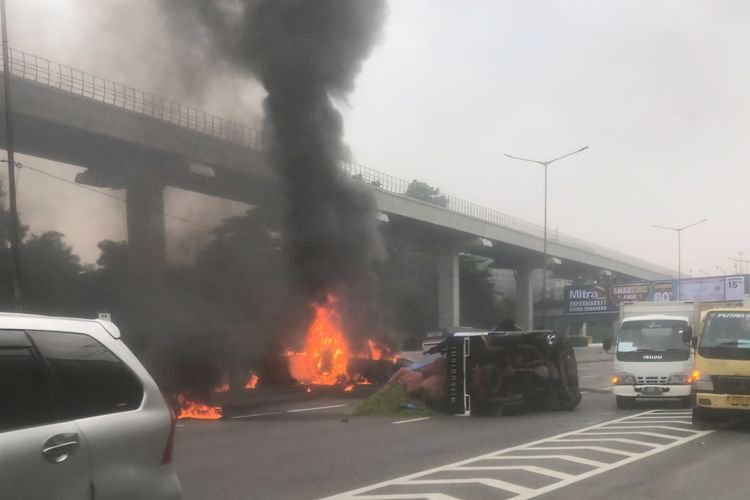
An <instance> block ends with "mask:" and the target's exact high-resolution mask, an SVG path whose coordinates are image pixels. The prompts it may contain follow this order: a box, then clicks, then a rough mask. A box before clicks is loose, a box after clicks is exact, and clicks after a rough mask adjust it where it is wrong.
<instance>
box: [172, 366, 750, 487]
mask: <svg viewBox="0 0 750 500" xmlns="http://www.w3.org/2000/svg"><path fill="white" fill-rule="evenodd" d="M605 359H606V358H605ZM579 370H580V377H581V385H582V387H583V388H584V390H583V392H584V396H583V397H584V399H583V402H582V403H581V405H580V406H579V407H578V408H577V409H576V410H575V411H572V412H538V413H527V414H523V415H516V416H505V417H482V418H480V417H466V418H462V417H451V416H436V417H432V418H429V419H424V420H413V421H407V422H401V423H399V422H397V421H394V419H389V418H373V417H350V416H349V415H350V413H351V412H352V411H353V410H354V408H356V405H357V404H358V402H359V400H358V399H357V398H356V397H354V396H352V397H348V398H334V397H318V396H316V395H315V394H311V395H309V396H306V398H307V399H306V400H303V401H299V400H297V401H287V402H281V401H279V402H276V403H271V404H268V405H265V406H263V407H261V408H253V409H252V410H251V411H248V412H246V413H243V412H239V413H238V412H234V413H233V414H232V415H233V416H234V417H239V418H229V419H226V420H222V421H213V422H197V421H184V422H181V423H180V425H181V426H180V427H179V428H178V434H177V441H176V450H175V456H176V462H177V466H178V471H179V473H180V477H181V480H182V483H183V487H184V490H185V498H186V499H187V500H199V499H200V500H207V499H225V500H234V499H238V500H239V499H242V500H245V499H295V500H296V499H315V498H326V497H332V498H335V499H337V500H338V499H343V498H393V499H395V498H429V499H436V500H449V499H450V498H459V499H485V498H487V499H489V498H493V499H494V498H537V497H539V498H545V499H567V498H579V499H586V498H591V499H594V498H597V499H598V498H607V499H608V500H616V499H626V498H627V499H628V500H630V499H632V498H666V499H672V498H674V499H678V498H679V499H680V500H690V499H702V500H705V499H706V498H720V499H724V498H728V499H732V498H737V499H739V498H742V499H745V498H748V496H750V477H748V475H747V474H746V473H745V472H744V469H745V465H746V463H747V456H746V455H747V450H748V449H750V425H748V424H743V423H728V424H726V425H725V426H724V427H723V428H721V429H718V430H701V429H695V428H693V426H692V424H691V423H690V417H689V413H688V412H686V411H685V410H680V409H679V408H677V407H676V406H671V405H668V404H667V405H664V404H661V405H653V404H652V405H647V406H639V407H638V408H636V409H634V410H632V411H622V410H617V409H616V408H615V405H614V400H613V397H612V395H611V394H610V393H609V390H608V382H609V377H610V376H611V363H609V362H607V361H604V362H602V361H596V360H594V361H593V362H592V361H591V360H589V362H586V363H583V362H582V363H581V364H580V365H579ZM644 433H645V434H644Z"/></svg>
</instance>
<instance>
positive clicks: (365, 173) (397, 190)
mask: <svg viewBox="0 0 750 500" xmlns="http://www.w3.org/2000/svg"><path fill="white" fill-rule="evenodd" d="M344 169H345V170H346V171H347V172H349V174H350V175H351V176H352V177H354V178H356V179H358V180H361V181H362V182H366V183H367V184H370V185H372V186H373V187H375V188H377V189H382V190H384V191H387V192H389V193H394V194H400V195H403V196H413V195H411V194H409V193H408V192H407V191H408V189H409V184H411V183H410V182H409V181H406V180H404V179H400V178H398V177H394V176H392V175H388V174H385V173H383V172H379V171H377V170H373V169H371V168H368V167H365V166H363V165H359V164H357V163H354V162H344ZM440 195H441V197H442V198H444V200H445V201H446V202H447V203H446V204H444V205H443V204H437V203H436V205H437V206H442V207H443V208H446V209H448V210H452V211H454V212H458V213H460V214H463V215H468V216H470V217H474V218H476V219H480V220H482V221H485V222H489V223H491V224H495V225H498V226H503V227H506V228H509V229H513V230H515V231H518V232H521V233H525V234H528V235H531V236H536V237H538V238H544V227H543V226H540V225H538V224H534V223H532V222H528V221H525V220H523V219H519V218H517V217H513V216H512V215H508V214H505V213H503V212H499V211H497V210H493V209H491V208H487V207H484V206H482V205H479V204H477V203H473V202H471V201H467V200H463V199H461V198H456V197H455V196H451V195H449V194H445V193H440ZM424 201H426V202H428V203H429V202H431V201H430V200H427V199H425V200H424ZM433 203H434V202H433ZM547 240H548V241H549V242H551V243H557V244H560V245H565V246H568V247H572V248H575V249H579V250H585V251H587V252H590V253H592V254H594V255H599V256H602V257H606V258H610V259H613V260H619V261H623V262H629V263H632V264H633V265H638V266H641V267H643V268H645V269H654V268H658V267H659V266H655V265H654V264H653V263H651V262H648V261H645V260H642V259H638V258H635V257H633V256H631V255H627V254H625V253H621V252H618V251H617V250H613V249H611V248H607V247H603V246H599V245H596V244H594V243H591V242H590V241H586V240H582V239H579V238H576V237H573V236H568V235H566V234H562V233H559V232H557V231H550V230H549V229H548V230H547ZM659 272H662V273H664V274H670V271H669V270H668V269H666V268H660V269H659Z"/></svg>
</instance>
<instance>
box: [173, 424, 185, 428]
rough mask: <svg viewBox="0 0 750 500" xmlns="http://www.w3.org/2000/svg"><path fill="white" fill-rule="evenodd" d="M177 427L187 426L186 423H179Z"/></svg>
mask: <svg viewBox="0 0 750 500" xmlns="http://www.w3.org/2000/svg"><path fill="white" fill-rule="evenodd" d="M175 427H185V424H177V425H175Z"/></svg>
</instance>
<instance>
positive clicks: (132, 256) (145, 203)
mask: <svg viewBox="0 0 750 500" xmlns="http://www.w3.org/2000/svg"><path fill="white" fill-rule="evenodd" d="M140 174H142V172H139V175H138V176H137V178H136V177H134V178H132V179H130V181H129V182H128V183H127V185H126V186H127V203H126V214H127V228H128V261H129V262H128V267H129V269H128V270H129V273H128V274H129V276H130V279H131V282H132V283H133V284H134V285H136V286H151V287H159V286H161V285H162V284H163V283H164V276H165V270H166V236H165V228H164V186H165V183H164V181H163V179H161V178H159V177H158V176H155V175H140Z"/></svg>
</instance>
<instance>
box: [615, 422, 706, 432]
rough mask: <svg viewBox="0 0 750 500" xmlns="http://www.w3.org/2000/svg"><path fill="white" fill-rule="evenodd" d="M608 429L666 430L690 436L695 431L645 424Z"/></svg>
mask: <svg viewBox="0 0 750 500" xmlns="http://www.w3.org/2000/svg"><path fill="white" fill-rule="evenodd" d="M607 429H618V430H629V429H664V430H668V431H679V432H688V433H690V434H693V433H695V432H700V431H695V430H693V429H686V428H684V427H674V426H671V425H645V424H633V425H621V426H614V425H613V426H611V427H607Z"/></svg>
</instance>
